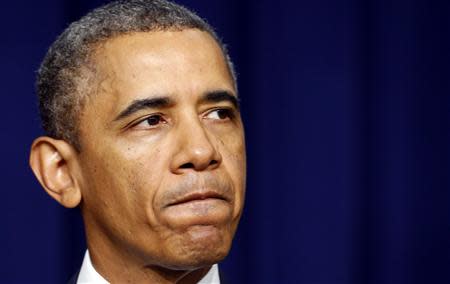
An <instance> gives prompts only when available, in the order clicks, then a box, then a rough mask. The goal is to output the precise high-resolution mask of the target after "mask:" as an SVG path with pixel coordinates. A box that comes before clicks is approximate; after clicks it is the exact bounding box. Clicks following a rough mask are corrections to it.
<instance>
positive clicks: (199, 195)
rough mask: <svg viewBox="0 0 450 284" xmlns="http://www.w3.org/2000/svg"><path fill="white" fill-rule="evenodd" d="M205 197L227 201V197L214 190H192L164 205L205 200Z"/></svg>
mask: <svg viewBox="0 0 450 284" xmlns="http://www.w3.org/2000/svg"><path fill="white" fill-rule="evenodd" d="M207 199H216V200H222V201H226V202H228V201H229V199H228V198H226V197H225V196H224V195H222V194H220V193H218V192H216V191H205V192H192V193H189V194H187V195H185V196H183V197H181V198H179V199H177V200H175V201H174V202H171V203H169V204H168V205H167V206H166V207H169V206H175V205H180V204H184V203H188V202H193V201H202V200H207Z"/></svg>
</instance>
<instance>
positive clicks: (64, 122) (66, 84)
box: [36, 0, 236, 150]
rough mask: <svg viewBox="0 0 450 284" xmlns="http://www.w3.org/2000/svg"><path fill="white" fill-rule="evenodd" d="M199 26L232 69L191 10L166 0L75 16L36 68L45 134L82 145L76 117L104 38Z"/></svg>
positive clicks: (133, 0) (127, 0) (116, 4)
mask: <svg viewBox="0 0 450 284" xmlns="http://www.w3.org/2000/svg"><path fill="white" fill-rule="evenodd" d="M185 29H198V30H201V31H204V32H207V33H209V34H210V35H211V36H212V37H213V38H214V39H215V40H216V41H217V43H218V44H219V46H220V47H221V48H222V51H223V54H224V56H225V58H226V61H227V64H228V68H229V72H230V74H231V76H232V77H233V79H234V84H235V85H236V75H235V71H234V68H233V64H232V62H231V60H230V58H229V55H228V51H227V49H226V46H225V45H224V44H223V43H222V41H221V40H220V39H219V37H218V36H217V35H216V33H215V32H214V30H213V28H212V27H211V26H210V25H209V24H208V23H207V22H206V21H205V20H203V19H202V18H200V17H199V16H197V15H196V14H195V13H194V12H192V11H190V10H188V9H186V8H185V7H183V6H181V5H178V4H175V3H173V2H169V1H166V0H119V1H113V2H110V3H108V4H106V5H104V6H102V7H99V8H97V9H95V10H93V11H91V12H90V13H88V14H87V15H85V16H84V17H82V18H81V19H80V20H78V21H76V22H73V23H72V24H71V25H70V26H69V27H68V28H67V29H66V30H65V31H64V32H63V33H62V34H61V35H60V36H59V37H58V38H57V39H56V41H55V42H54V43H53V44H52V45H51V47H50V48H49V50H48V52H47V54H46V56H45V57H44V60H43V61H42V63H41V66H40V68H39V70H38V74H37V82H36V92H37V95H38V99H39V111H40V115H41V121H42V127H43V129H44V131H45V132H46V135H48V136H50V137H53V138H55V139H63V140H65V141H67V142H69V143H70V144H72V145H73V146H74V147H75V148H76V149H77V150H81V144H80V141H79V133H78V132H79V131H78V130H79V117H80V113H81V110H82V109H83V104H84V102H85V98H86V96H87V95H88V94H89V93H90V91H91V90H90V89H91V88H92V87H93V86H92V85H95V84H97V83H96V81H95V66H93V64H92V62H93V59H92V57H93V52H94V50H95V48H96V47H98V46H99V45H100V44H102V43H104V42H105V41H107V40H109V39H112V38H115V37H118V36H121V35H125V34H130V33H135V32H150V31H166V30H185Z"/></svg>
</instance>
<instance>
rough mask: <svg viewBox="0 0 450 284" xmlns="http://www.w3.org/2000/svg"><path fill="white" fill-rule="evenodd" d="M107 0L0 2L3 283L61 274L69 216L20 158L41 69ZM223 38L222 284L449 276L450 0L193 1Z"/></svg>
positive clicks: (32, 124) (32, 131) (73, 252)
mask: <svg viewBox="0 0 450 284" xmlns="http://www.w3.org/2000/svg"><path fill="white" fill-rule="evenodd" d="M104 2H105V1H92V0H90V1H88V0H83V1H61V0H41V1H29V3H24V2H23V1H22V2H21V1H16V2H13V1H8V2H4V3H3V4H2V7H3V9H2V11H1V14H2V17H0V28H1V32H2V33H1V43H2V44H1V46H0V51H1V52H0V56H1V57H0V58H1V63H2V65H3V68H2V69H1V71H0V72H1V77H0V78H1V80H2V84H1V88H2V92H1V93H2V101H3V105H2V111H1V112H0V113H1V117H2V121H3V124H2V131H1V133H2V134H1V135H2V136H1V137H2V140H1V146H2V147H0V148H1V157H2V159H3V161H4V162H3V163H1V174H2V181H3V183H2V192H3V194H2V197H3V202H2V206H0V213H1V214H2V216H4V218H3V222H2V224H3V226H2V233H1V234H0V244H1V246H2V250H1V251H2V254H3V257H2V260H1V263H0V275H1V277H0V282H1V283H65V281H67V279H68V278H69V277H70V276H71V274H72V273H73V272H74V271H76V270H77V269H78V268H79V265H80V263H81V258H82V255H83V253H84V248H85V244H84V240H83V232H82V223H81V219H80V217H79V212H77V210H67V209H63V208H62V207H60V206H59V205H57V204H56V202H54V201H53V200H51V198H50V197H48V196H47V195H46V194H45V193H44V191H43V190H42V189H40V186H39V185H38V183H37V182H36V181H35V179H34V177H33V175H32V173H31V170H30V169H29V168H28V164H27V163H28V161H27V159H28V149H29V146H30V144H31V141H32V139H33V138H34V137H36V136H38V135H39V134H40V133H41V130H40V128H39V119H38V114H37V107H36V100H35V94H34V90H33V89H34V88H33V85H34V76H35V70H37V68H38V65H39V63H40V61H41V59H42V57H43V56H44V54H45V52H46V49H47V48H48V46H49V45H50V44H51V42H52V41H53V40H54V39H55V37H56V36H57V35H58V34H59V33H60V32H61V31H62V30H63V29H64V28H65V27H66V26H67V25H68V23H70V22H71V21H73V20H75V19H77V18H79V17H80V16H81V15H83V14H85V13H86V12H87V11H88V10H90V9H92V8H94V7H96V6H98V5H100V4H102V3H104ZM179 3H181V4H184V5H186V6H188V7H190V8H192V9H194V10H195V11H197V12H198V13H199V14H200V15H202V16H203V17H205V18H206V19H207V20H208V21H209V22H210V23H211V24H212V25H213V26H215V27H216V28H217V30H218V32H219V34H220V35H221V36H222V37H223V39H224V41H225V42H226V43H228V45H229V48H230V51H231V55H232V58H233V59H234V61H235V64H236V66H237V71H238V75H239V90H240V96H241V98H242V106H243V113H244V119H245V124H246V136H247V145H248V186H247V200H246V208H245V212H244V215H243V218H242V221H241V225H240V228H239V230H238V234H237V236H236V238H235V242H234V247H233V249H232V252H231V254H230V256H229V257H228V258H227V259H226V260H225V262H224V263H223V265H222V267H223V270H224V272H225V274H226V276H227V278H228V279H229V280H230V282H231V283H300V284H338V283H339V284H361V283H368V284H372V283H373V284H380V283H381V284H390V283H392V284H403V283H404V284H406V283H408V284H410V283H412V284H415V283H424V284H425V283H439V284H440V283H450V267H449V266H450V218H449V217H450V210H449V208H450V207H449V204H450V198H449V197H450V196H449V195H450V194H449V186H450V184H449V176H450V153H449V146H450V132H449V121H450V114H449V107H450V93H449V92H450V2H449V1H428V0H408V1H407V0H394V1H392V0H366V1H360V0H341V1H334V0H317V1H303V0H301V1H266V0H259V1H242V0H241V1H238V0H217V1H193V0H191V1H189V0H183V1H179Z"/></svg>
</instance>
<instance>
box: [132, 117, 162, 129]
mask: <svg viewBox="0 0 450 284" xmlns="http://www.w3.org/2000/svg"><path fill="white" fill-rule="evenodd" d="M161 123H166V120H164V118H163V117H162V115H160V114H154V115H150V116H148V117H146V118H144V119H142V120H140V121H139V122H137V123H135V124H134V125H133V128H138V129H148V128H154V127H156V126H158V125H159V124H161Z"/></svg>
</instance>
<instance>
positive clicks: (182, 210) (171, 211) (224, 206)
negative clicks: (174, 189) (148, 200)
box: [163, 198, 232, 225]
mask: <svg viewBox="0 0 450 284" xmlns="http://www.w3.org/2000/svg"><path fill="white" fill-rule="evenodd" d="M163 211H164V214H165V215H166V217H167V218H168V221H169V222H170V223H173V224H179V225H183V224H185V225H213V224H217V223H221V222H223V221H225V220H228V219H229V218H230V216H231V211H232V210H231V204H230V203H229V202H227V201H225V200H223V199H218V198H206V199H195V200H191V201H187V202H183V203H178V204H174V205H171V206H168V207H166V208H165V209H164V210H163Z"/></svg>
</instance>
